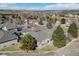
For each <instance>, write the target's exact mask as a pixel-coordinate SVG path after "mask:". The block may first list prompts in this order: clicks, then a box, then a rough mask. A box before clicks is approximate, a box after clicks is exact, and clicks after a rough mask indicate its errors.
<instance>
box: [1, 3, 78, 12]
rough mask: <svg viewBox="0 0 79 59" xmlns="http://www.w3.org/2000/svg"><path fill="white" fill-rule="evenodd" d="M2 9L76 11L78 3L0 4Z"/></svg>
mask: <svg viewBox="0 0 79 59" xmlns="http://www.w3.org/2000/svg"><path fill="white" fill-rule="evenodd" d="M0 9H12V10H74V9H79V4H78V3H0Z"/></svg>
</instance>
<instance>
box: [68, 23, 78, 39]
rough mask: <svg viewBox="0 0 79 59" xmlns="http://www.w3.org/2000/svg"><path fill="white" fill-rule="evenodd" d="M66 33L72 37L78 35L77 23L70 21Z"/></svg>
mask: <svg viewBox="0 0 79 59" xmlns="http://www.w3.org/2000/svg"><path fill="white" fill-rule="evenodd" d="M68 33H69V34H70V35H71V36H72V37H74V38H77V37H78V28H77V25H76V24H75V23H72V24H71V25H70V27H69V29H68Z"/></svg>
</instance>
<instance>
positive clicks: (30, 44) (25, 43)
mask: <svg viewBox="0 0 79 59" xmlns="http://www.w3.org/2000/svg"><path fill="white" fill-rule="evenodd" d="M21 43H22V47H21V48H22V49H23V50H35V49H36V47H37V41H36V39H35V38H34V37H32V36H31V35H30V34H27V35H24V36H22V37H21Z"/></svg>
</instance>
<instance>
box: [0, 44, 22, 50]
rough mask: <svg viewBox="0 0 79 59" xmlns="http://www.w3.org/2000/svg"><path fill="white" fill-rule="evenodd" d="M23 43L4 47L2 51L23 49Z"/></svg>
mask: <svg viewBox="0 0 79 59" xmlns="http://www.w3.org/2000/svg"><path fill="white" fill-rule="evenodd" d="M20 47H21V44H15V45H10V46H9V47H4V48H2V49H0V51H21V48H20Z"/></svg>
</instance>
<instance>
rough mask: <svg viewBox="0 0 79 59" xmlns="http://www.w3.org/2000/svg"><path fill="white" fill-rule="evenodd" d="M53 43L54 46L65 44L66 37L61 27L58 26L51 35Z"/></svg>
mask: <svg viewBox="0 0 79 59" xmlns="http://www.w3.org/2000/svg"><path fill="white" fill-rule="evenodd" d="M52 40H53V44H54V46H56V47H59V48H60V47H63V46H65V45H66V37H65V35H64V31H63V29H62V28H61V27H60V26H58V27H57V29H56V30H55V31H54V33H53V35H52Z"/></svg>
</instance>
